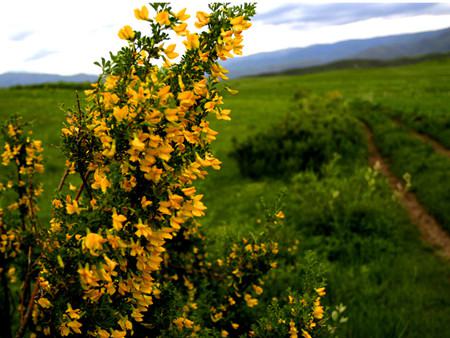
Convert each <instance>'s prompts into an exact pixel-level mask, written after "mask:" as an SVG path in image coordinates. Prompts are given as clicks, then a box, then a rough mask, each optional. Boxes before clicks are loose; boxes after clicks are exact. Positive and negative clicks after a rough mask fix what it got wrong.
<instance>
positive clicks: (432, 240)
mask: <svg viewBox="0 0 450 338" xmlns="http://www.w3.org/2000/svg"><path fill="white" fill-rule="evenodd" d="M364 128H365V130H366V135H367V141H368V146H369V163H370V164H371V165H372V166H374V167H378V168H379V170H380V172H381V173H382V174H383V175H384V176H386V178H387V179H388V182H389V185H390V186H391V188H392V189H393V190H395V191H397V192H400V193H399V194H398V195H399V200H400V203H401V204H402V205H403V207H404V208H405V209H406V211H407V212H408V215H409V218H410V220H411V223H413V224H415V225H416V226H417V227H418V228H419V230H420V232H421V235H422V238H423V240H424V241H425V242H427V243H429V244H430V245H431V246H433V247H434V248H435V250H436V253H437V254H438V255H439V256H442V257H444V258H445V259H448V260H450V235H449V234H448V233H447V232H445V231H444V230H443V229H442V227H441V225H440V224H439V223H438V222H437V221H436V219H435V218H434V217H433V216H431V215H430V214H429V213H428V211H427V210H426V209H425V208H424V207H423V206H422V205H421V204H420V202H419V201H418V200H417V197H416V196H415V194H413V193H412V192H409V191H406V192H405V191H404V186H403V184H402V182H401V181H400V180H399V179H398V178H397V177H396V176H395V175H394V174H393V173H392V172H391V170H390V169H389V166H388V165H387V163H386V161H385V160H384V159H383V157H382V156H381V154H380V152H379V151H378V148H377V147H376V145H375V142H374V137H373V133H372V130H370V128H369V127H368V126H367V125H365V124H364ZM449 156H450V155H449Z"/></svg>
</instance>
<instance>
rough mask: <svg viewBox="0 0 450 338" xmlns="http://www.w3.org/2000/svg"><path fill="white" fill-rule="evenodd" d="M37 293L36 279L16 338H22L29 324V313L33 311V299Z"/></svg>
mask: <svg viewBox="0 0 450 338" xmlns="http://www.w3.org/2000/svg"><path fill="white" fill-rule="evenodd" d="M38 291H39V278H37V279H36V284H35V285H34V289H33V292H32V294H31V297H30V300H29V301H28V306H27V310H26V312H25V316H24V317H23V321H21V323H20V327H19V330H17V334H16V338H23V337H24V336H25V333H26V329H27V327H28V324H29V322H30V318H31V312H32V310H33V305H34V298H36V295H37V293H38Z"/></svg>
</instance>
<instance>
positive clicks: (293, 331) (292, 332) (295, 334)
mask: <svg viewBox="0 0 450 338" xmlns="http://www.w3.org/2000/svg"><path fill="white" fill-rule="evenodd" d="M289 334H290V338H298V331H297V328H296V327H295V323H294V321H293V320H291V321H290V322H289Z"/></svg>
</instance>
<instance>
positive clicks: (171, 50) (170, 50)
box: [164, 44, 179, 89]
mask: <svg viewBox="0 0 450 338" xmlns="http://www.w3.org/2000/svg"><path fill="white" fill-rule="evenodd" d="M175 47H176V44H171V45H169V46H168V47H167V48H166V49H164V53H165V54H166V55H167V57H168V58H169V59H175V58H176V57H177V56H178V55H179V54H178V53H176V52H175ZM169 89H170V87H169Z"/></svg>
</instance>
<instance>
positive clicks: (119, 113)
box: [113, 106, 129, 122]
mask: <svg viewBox="0 0 450 338" xmlns="http://www.w3.org/2000/svg"><path fill="white" fill-rule="evenodd" d="M128 113H129V112H128V106H123V107H122V108H120V107H117V106H116V107H114V108H113V116H114V117H115V118H116V120H117V121H118V122H120V121H122V120H123V119H126V118H127V117H128Z"/></svg>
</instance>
